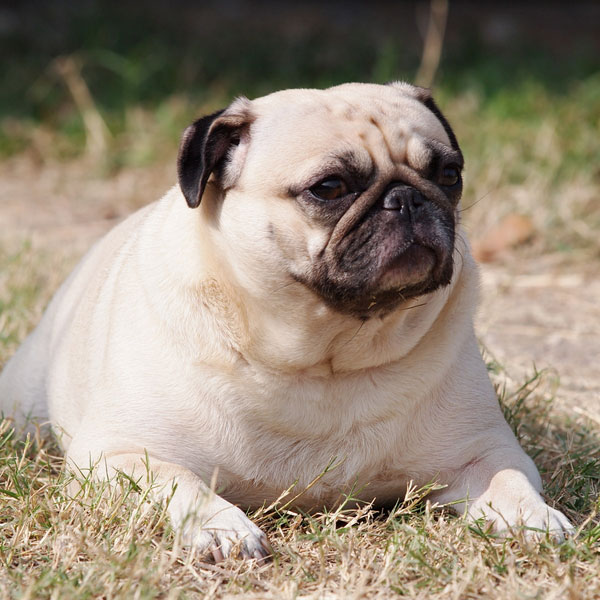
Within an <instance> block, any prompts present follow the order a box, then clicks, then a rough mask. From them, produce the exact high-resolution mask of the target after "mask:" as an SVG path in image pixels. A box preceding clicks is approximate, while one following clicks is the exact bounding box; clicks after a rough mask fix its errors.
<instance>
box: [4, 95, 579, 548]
mask: <svg viewBox="0 0 600 600" xmlns="http://www.w3.org/2000/svg"><path fill="white" fill-rule="evenodd" d="M304 100H307V101H309V106H310V110H309V109H307V105H306V104H305V103H304ZM240 102H241V101H240ZM242 104H244V105H246V108H248V107H250V108H251V110H252V111H253V113H254V115H255V120H254V122H253V124H252V129H251V134H250V136H245V137H242V139H241V142H240V144H239V146H237V147H236V148H235V149H234V150H233V151H232V153H231V155H230V162H229V166H228V167H227V169H228V170H227V172H226V173H225V175H224V176H225V177H226V178H228V179H227V181H228V182H229V184H230V185H229V186H228V189H227V191H226V193H225V194H222V193H221V191H220V188H219V187H218V186H216V185H214V184H213V183H209V185H208V187H207V189H206V191H205V194H204V197H203V198H202V203H201V205H200V207H199V208H198V209H195V210H191V209H190V208H188V206H187V205H186V202H185V200H184V198H183V196H182V194H181V192H180V191H179V189H178V188H173V189H172V190H171V191H170V192H168V193H167V194H166V196H164V197H163V198H162V199H161V200H160V201H159V202H157V203H155V204H152V205H150V206H148V207H146V208H144V209H142V210H140V211H139V212H137V213H135V214H134V215H132V216H131V217H129V218H128V219H127V220H126V221H125V222H123V223H122V224H121V225H119V226H118V227H117V228H116V229H114V230H113V231H112V232H110V233H109V234H108V235H107V236H106V237H105V238H104V239H102V240H101V241H100V242H98V243H97V244H96V245H95V246H94V247H93V248H92V249H91V250H90V252H89V253H88V254H87V255H86V256H85V257H84V259H83V260H82V261H81V263H80V265H79V266H78V267H77V269H76V270H75V272H74V273H73V274H72V275H71V276H70V277H69V279H68V280H67V281H66V282H65V284H64V285H63V286H62V287H61V289H60V290H59V291H58V293H57V294H56V296H55V298H54V299H53V301H52V302H51V304H50V306H49V307H48V309H47V311H46V313H45V315H44V317H43V319H42V321H41V323H40V325H39V326H38V327H37V329H36V330H35V331H34V332H33V333H32V334H31V335H30V336H29V337H28V338H27V340H26V341H25V342H24V343H23V345H22V347H21V348H20V349H19V351H18V352H17V353H16V355H15V356H14V357H13V359H12V360H11V361H9V363H8V364H7V365H6V368H5V370H4V372H3V374H2V377H1V378H0V402H1V407H2V409H3V411H4V412H5V413H7V414H12V415H15V416H17V419H21V420H22V419H23V417H24V415H26V414H31V415H32V416H33V417H37V418H38V419H42V420H43V419H49V420H50V421H51V423H52V426H53V428H54V431H55V432H56V433H57V435H58V437H59V439H60V440H61V443H62V445H63V447H64V450H65V452H66V454H67V457H68V460H69V462H70V463H71V464H73V465H77V467H78V468H81V469H85V468H87V467H89V465H90V464H93V463H96V462H100V464H102V465H103V468H102V469H100V471H105V469H106V471H105V472H107V473H108V476H109V477H110V476H111V473H113V472H114V470H124V471H126V472H129V473H131V472H133V473H134V475H137V476H140V477H141V476H142V475H143V473H145V466H144V464H143V463H144V460H145V455H146V453H147V455H148V456H149V459H150V468H151V469H152V470H153V472H154V475H155V477H156V479H157V481H158V483H160V484H163V485H164V492H163V493H164V494H165V495H167V494H169V493H171V490H172V483H173V482H176V483H177V488H176V491H175V493H174V498H173V501H172V502H171V505H170V511H171V516H172V518H173V520H174V521H175V524H176V525H180V524H181V525H183V524H184V523H185V533H186V536H187V539H188V541H189V542H190V543H191V544H193V545H195V546H197V547H198V548H199V549H200V550H201V551H207V550H212V551H213V553H214V555H215V557H216V558H220V557H222V556H226V555H227V554H228V553H229V552H231V551H232V547H233V545H234V544H235V543H241V545H242V554H243V555H244V556H250V557H252V556H254V557H257V558H260V557H262V556H264V554H265V548H266V547H267V542H266V538H265V536H264V534H263V533H262V532H261V531H260V530H259V529H258V528H257V527H256V526H255V525H254V524H253V523H251V522H250V520H249V519H248V518H247V517H246V516H245V515H244V513H243V512H242V511H241V510H240V509H239V508H237V507H235V506H233V504H231V503H235V504H238V505H239V506H240V507H242V508H247V507H256V506H260V505H262V504H263V503H264V502H267V503H268V502H271V501H272V500H274V499H275V498H277V497H278V496H279V495H280V493H281V492H282V491H283V490H285V489H286V488H288V487H289V486H290V485H291V484H293V482H294V481H296V480H297V481H298V483H297V486H296V488H295V489H294V491H293V492H292V495H295V494H296V493H298V492H299V491H300V490H301V489H302V488H303V486H306V485H307V484H308V483H309V482H310V481H312V480H313V479H314V478H315V477H316V476H318V475H319V473H321V471H322V470H323V469H324V468H325V467H326V466H327V465H328V464H329V463H330V461H331V460H332V459H333V458H335V460H336V465H337V466H335V467H334V468H332V469H331V470H330V471H329V472H328V473H326V474H325V475H324V476H323V477H322V478H321V479H320V480H319V481H318V483H317V484H316V485H314V486H313V487H312V488H311V489H310V490H309V491H307V492H306V493H305V494H303V495H301V496H300V497H299V498H298V500H297V504H299V505H300V506H302V507H305V508H314V507H321V506H323V505H330V504H332V503H335V502H336V501H338V500H340V499H341V498H342V496H343V494H344V493H347V492H348V491H349V490H350V489H352V488H353V489H355V490H356V489H358V490H360V492H359V493H358V496H359V497H361V498H363V499H365V500H371V499H373V498H376V499H377V501H378V502H387V501H391V502H393V501H394V500H396V499H397V498H399V497H401V496H402V495H403V493H404V491H405V487H406V484H407V482H408V481H410V480H413V481H414V482H416V483H417V484H418V485H421V484H427V483H429V482H432V481H437V482H438V483H440V484H443V485H445V486H446V487H445V488H444V489H443V490H441V491H438V492H436V493H435V494H434V495H433V499H434V500H438V501H440V502H449V501H457V500H464V502H463V503H461V504H459V505H457V506H456V508H457V510H459V511H463V510H464V511H466V512H467V514H468V515H469V516H470V517H472V518H477V517H480V516H485V517H486V518H488V519H490V520H492V521H493V522H495V524H496V526H497V528H498V529H503V528H505V527H507V526H514V525H517V524H521V523H522V524H525V525H528V526H531V527H536V528H540V529H544V530H546V529H548V530H551V532H553V533H554V534H555V535H556V536H558V537H561V536H562V535H563V532H565V531H569V529H570V528H571V526H570V524H569V523H568V521H567V520H566V518H565V517H564V516H563V515H562V514H561V513H559V512H558V511H556V510H554V509H552V508H550V507H548V506H547V505H546V504H545V502H544V501H543V500H542V498H541V496H540V494H539V492H540V490H541V481H540V477H539V475H538V472H537V470H536V468H535V466H534V464H533V462H532V461H531V459H530V458H529V457H527V456H526V454H525V453H524V452H523V450H522V449H521V448H520V447H519V445H518V443H517V441H516V439H515V437H514V435H513V434H512V432H511V430H510V428H509V427H508V425H507V424H506V422H505V421H504V419H503V416H502V414H501V411H500V409H499V407H498V402H497V399H496V396H495V394H494V390H493V389H492V386H491V384H490V381H489V379H488V376H487V372H486V368H485V365H484V363H483V361H482V359H481V356H480V354H479V350H478V347H477V342H476V339H475V335H474V332H473V312H474V310H475V305H476V302H477V287H478V275H477V268H476V266H475V264H474V262H473V260H472V258H471V256H470V253H469V248H468V245H467V244H466V242H465V241H464V239H465V238H464V232H460V233H459V235H458V238H457V243H456V250H455V256H454V258H455V270H454V276H453V279H452V283H451V284H450V285H449V286H447V287H443V288H441V289H439V290H438V291H436V292H434V293H433V294H430V295H429V296H427V297H425V298H419V299H415V300H413V301H411V302H409V303H408V304H407V305H405V306H402V307H401V308H400V309H398V310H396V311H394V312H392V313H391V314H389V315H387V316H385V317H384V318H373V319H370V320H368V321H366V322H364V323H362V322H361V321H359V320H357V319H355V318H353V317H350V316H347V315H344V314H340V313H337V312H336V311H334V310H333V309H332V308H329V307H328V306H327V305H326V304H325V303H323V301H322V300H321V299H320V298H319V297H318V296H317V295H315V294H314V293H313V292H311V291H310V290H308V289H307V288H306V287H304V286H303V285H302V284H300V283H295V282H293V281H290V278H289V275H288V274H287V270H286V264H288V263H289V262H290V261H291V262H293V264H295V265H299V266H300V267H302V268H310V264H311V257H312V256H313V254H314V253H316V252H317V251H318V249H319V248H320V247H321V245H322V244H323V242H324V239H325V236H326V235H327V232H326V231H325V230H324V229H323V228H321V227H318V226H315V225H313V224H312V223H311V222H310V221H308V220H307V218H306V217H305V216H304V215H303V214H302V213H301V212H300V211H298V210H297V209H296V208H295V207H294V205H293V202H292V201H291V200H290V199H289V198H288V197H286V196H285V190H286V189H287V187H288V186H289V185H291V184H293V183H295V182H298V181H302V179H303V178H304V177H305V176H306V175H307V174H310V172H311V171H312V170H314V169H316V168H318V167H319V165H320V164H321V163H322V162H323V161H324V160H326V157H327V156H330V155H331V153H332V150H334V149H344V148H345V147H352V148H355V149H357V152H362V153H363V154H364V156H365V160H366V159H367V158H368V157H372V158H373V159H374V160H375V161H376V164H377V166H378V168H379V169H381V170H382V171H385V169H393V167H394V164H396V163H398V162H402V163H406V164H411V162H412V163H414V164H415V165H417V166H418V164H419V161H421V162H422V161H423V160H424V153H425V152H426V148H425V147H424V145H423V144H422V140H423V139H436V140H438V141H440V142H441V143H444V144H448V143H449V140H448V137H447V135H446V133H445V131H444V129H443V127H442V125H441V124H440V122H439V121H438V120H437V118H435V116H434V115H433V114H432V113H431V112H430V111H429V110H427V109H426V108H425V107H424V106H423V105H422V103H421V101H420V99H419V98H418V93H417V91H415V89H414V88H412V87H410V86H408V85H406V84H403V85H399V86H396V87H394V86H391V87H384V86H369V85H347V86H341V87H339V88H333V89H331V90H325V91H317V90H288V91H283V92H279V93H276V94H273V95H271V96H267V97H265V98H261V99H258V100H255V101H253V102H250V103H249V102H248V101H244V102H242ZM315 107H316V108H315ZM373 115H374V116H376V119H377V123H378V126H374V125H372V124H371V122H370V119H369V118H370V117H371V116H373ZM282 132H285V135H282ZM397 139H399V140H401V142H402V143H394V142H393V141H391V140H397ZM425 158H426V157H425ZM273 222H274V223H277V225H278V227H279V235H278V236H276V237H272V236H270V235H269V224H270V223H273ZM216 470H218V477H217V486H216V489H217V490H218V491H219V493H220V496H218V495H216V494H215V493H214V492H212V491H210V490H209V486H208V484H209V482H210V481H211V478H212V477H213V475H214V474H215V472H216ZM190 511H195V512H196V513H197V514H196V520H195V521H194V520H191V521H190V520H187V521H186V520H185V517H186V514H187V513H188V512H190Z"/></svg>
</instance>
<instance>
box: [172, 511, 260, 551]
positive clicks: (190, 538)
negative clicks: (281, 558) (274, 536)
mask: <svg viewBox="0 0 600 600" xmlns="http://www.w3.org/2000/svg"><path fill="white" fill-rule="evenodd" d="M220 500H221V501H220V502H218V501H216V502H212V503H211V504H210V506H205V507H203V510H202V511H201V512H200V513H199V514H198V515H190V516H189V517H188V518H187V519H186V521H185V523H184V526H183V541H184V543H186V544H187V545H189V546H191V547H192V548H194V550H196V551H197V552H199V553H201V554H212V557H213V558H214V560H215V561H216V562H220V561H222V560H224V559H226V558H227V557H229V556H233V557H236V556H237V557H241V558H245V559H252V558H254V559H256V560H259V561H264V560H265V559H267V558H268V557H269V556H271V554H272V550H271V546H270V545H269V540H268V539H267V536H266V534H265V533H264V532H263V531H262V530H261V529H260V528H259V527H257V526H256V525H255V524H254V523H253V522H252V521H251V520H250V519H249V518H248V517H247V516H246V515H245V514H244V513H243V512H242V511H241V510H240V509H239V508H237V507H236V506H233V505H232V504H229V502H226V501H224V500H222V499H220Z"/></svg>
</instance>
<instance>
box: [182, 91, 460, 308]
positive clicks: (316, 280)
mask: <svg viewBox="0 0 600 600" xmlns="http://www.w3.org/2000/svg"><path fill="white" fill-rule="evenodd" d="M462 166H463V159H462V154H461V152H460V149H459V147H458V144H457V142H456V138H455V136H454V134H453V133H452V130H451V129H450V127H449V125H448V123H447V121H446V120H445V118H444V117H443V116H442V115H441V113H440V112H439V110H438V109H437V107H436V105H435V104H434V103H433V101H432V100H431V97H430V96H429V93H428V92H427V91H426V90H423V89H422V88H415V87H413V86H410V85H408V84H402V83H400V84H391V85H387V86H380V85H370V84H347V85H342V86H338V87H334V88H330V89H327V90H285V91H282V92H278V93H275V94H271V95H269V96H266V97H264V98H259V99H257V100H254V101H252V102H250V101H248V100H246V99H240V100H237V101H236V102H234V103H233V104H232V105H231V106H230V107H229V108H228V109H226V110H224V111H221V112H219V113H216V114H214V115H211V116H209V117H205V118H204V119H200V120H199V121H197V122H196V123H194V124H193V125H192V126H190V127H189V128H188V129H187V130H186V132H185V134H184V138H183V141H182V145H181V149H180V155H179V162H178V167H179V179H180V185H181V188H182V191H183V193H184V195H185V197H186V199H187V202H188V204H189V205H190V206H191V207H197V206H198V205H200V203H201V201H202V209H203V214H204V218H206V219H208V220H209V221H210V222H211V225H212V227H213V230H214V231H216V232H218V234H219V237H220V238H221V240H222V243H221V246H220V248H219V251H220V252H225V253H227V254H228V261H229V263H233V264H231V266H232V268H233V269H234V270H236V272H237V273H238V275H239V276H240V277H242V278H245V279H246V281H247V283H248V285H259V286H268V285H272V286H273V285H278V284H280V283H281V282H282V281H285V280H286V278H287V279H288V280H289V281H296V282H300V283H301V284H303V285H304V286H306V287H307V288H308V289H310V290H311V291H312V292H314V293H315V294H317V295H318V297H320V298H321V299H322V300H323V301H324V302H325V303H326V304H327V305H329V306H330V307H333V308H334V309H335V310H337V311H339V312H341V313H345V314H350V315H352V316H354V317H358V318H361V319H364V318H368V317H370V316H375V315H382V314H385V313H387V312H389V311H391V310H393V309H394V308H395V307H397V306H398V305H400V304H401V303H403V302H405V301H406V300H408V299H410V298H414V297H415V296H421V295H424V294H427V293H430V292H432V291H434V290H436V289H438V288H439V287H441V286H444V285H447V284H448V283H449V282H450V280H451V277H452V267H453V258H452V256H453V251H454V238H455V223H456V218H457V205H458V202H459V199H460V196H461V192H462V178H461V171H462ZM211 176H212V178H211ZM253 282H254V283H253Z"/></svg>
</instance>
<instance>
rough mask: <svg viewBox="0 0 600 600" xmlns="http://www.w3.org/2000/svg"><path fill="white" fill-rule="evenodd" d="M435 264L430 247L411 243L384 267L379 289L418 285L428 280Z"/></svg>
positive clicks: (385, 289) (395, 288) (398, 288)
mask: <svg viewBox="0 0 600 600" xmlns="http://www.w3.org/2000/svg"><path fill="white" fill-rule="evenodd" d="M436 264H437V257H436V254H435V252H434V251H433V250H432V249H431V248H427V247H426V246H422V245H421V244H416V243H413V244H411V245H410V246H409V247H408V248H407V249H406V250H405V251H404V252H402V254H400V255H398V256H395V257H394V258H393V259H392V260H391V261H389V263H388V264H387V265H385V267H384V268H383V273H382V275H381V278H380V280H379V282H378V285H377V288H378V290H379V291H382V292H383V291H392V290H396V291H399V292H402V290H404V289H409V288H415V287H419V286H421V285H423V284H425V285H427V283H428V282H430V280H431V278H432V276H433V273H434V271H435V268H436Z"/></svg>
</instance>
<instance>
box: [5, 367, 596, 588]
mask: <svg viewBox="0 0 600 600" xmlns="http://www.w3.org/2000/svg"><path fill="white" fill-rule="evenodd" d="M543 381H544V376H543V374H540V373H534V374H533V376H532V377H531V378H530V379H529V380H528V381H526V382H524V383H523V385H521V386H520V387H519V388H518V389H516V390H513V391H512V392H507V391H506V390H504V391H503V392H502V393H501V401H502V404H503V407H504V409H505V414H506V416H507V418H508V419H509V422H510V424H511V425H512V427H513V428H514V429H515V431H516V432H517V433H518V435H519V436H520V439H521V442H522V444H523V445H524V447H525V449H526V450H527V452H528V453H529V454H530V455H531V456H533V457H534V458H535V460H536V462H537V464H538V466H539V467H540V470H541V472H542V475H543V478H544V480H545V482H546V490H547V494H548V497H549V501H550V503H551V504H552V505H553V506H557V507H559V508H560V509H561V510H563V511H564V512H565V513H566V514H567V515H568V516H569V518H571V519H572V520H573V522H575V523H576V524H577V525H578V529H577V533H576V535H575V536H574V537H572V538H570V539H568V540H567V541H565V542H564V543H562V544H560V545H557V544H555V543H553V542H551V541H549V540H545V541H542V542H540V543H539V544H533V545H531V544H530V545H528V544H526V543H524V542H523V540H522V538H521V537H520V535H519V533H518V532H517V533H516V537H509V538H505V539H502V538H497V537H495V536H493V535H491V534H490V533H488V532H486V530H485V528H484V527H483V524H482V523H476V524H474V525H472V524H467V523H466V522H465V521H463V520H462V519H461V518H459V517H455V516H453V515H450V514H449V513H448V512H447V511H446V510H435V511H434V510H432V507H430V506H429V505H428V504H427V502H426V500H424V499H423V495H424V491H423V490H414V489H413V490H411V491H410V492H409V494H408V495H407V497H406V498H405V499H404V500H403V501H402V502H400V503H399V504H398V505H397V506H396V507H395V508H394V509H392V510H390V511H384V512H381V511H375V510H373V509H372V507H370V506H368V505H366V506H363V507H360V508H358V509H352V510H348V509H344V508H343V507H342V508H339V509H338V510H332V511H329V512H323V513H319V514H314V515H308V514H303V513H300V512H297V511H295V510H293V509H290V508H285V507H275V508H272V509H270V510H268V511H258V512H257V513H256V514H254V515H252V516H253V518H254V519H255V520H256V521H257V522H258V523H259V524H260V525H261V526H262V527H263V528H264V529H265V530H266V531H267V532H268V534H269V537H270V540H271V542H272V544H273V546H274V548H275V552H276V554H275V557H274V560H273V561H272V562H271V563H269V564H267V565H264V566H259V565H257V564H255V563H252V562H246V563H244V562H240V561H237V560H234V559H229V560H227V561H225V562H224V563H220V564H218V565H215V564H212V563H209V562H205V561H203V560H202V559H201V557H198V556H194V554H193V553H191V552H190V551H188V550H186V549H184V548H182V547H181V545H180V542H179V539H178V537H177V535H176V534H175V533H174V532H173V531H172V530H171V528H170V526H169V523H168V519H167V517H166V511H165V506H164V505H163V504H157V503H155V502H153V500H152V498H151V496H148V495H146V494H144V493H141V492H140V490H139V487H138V486H137V485H136V484H135V483H133V482H131V480H129V479H127V478H125V477H124V478H122V479H121V481H120V485H119V486H118V487H117V488H111V489H110V490H107V489H106V488H105V486H104V484H101V483H91V482H89V481H87V482H84V485H83V491H82V492H80V493H79V494H76V495H74V496H73V495H70V494H69V492H68V483H69V480H70V479H71V478H72V477H73V476H72V475H68V474H65V473H64V472H63V461H62V458H61V457H60V455H59V453H58V451H57V449H56V447H55V446H54V444H53V442H52V441H51V440H50V441H48V440H44V439H43V438H42V437H41V436H34V437H33V438H29V439H27V440H26V441H22V440H17V439H15V437H14V436H13V435H12V433H11V432H12V430H10V428H9V427H8V424H7V423H5V424H3V426H2V427H1V428H0V497H1V498H2V499H1V501H0V522H1V523H2V529H1V530H0V531H1V533H0V593H1V594H2V597H4V598H36V599H38V598H61V599H63V598H98V597H103V598H196V597H197V598H199V597H206V598H228V597H232V596H242V597H247V598H300V597H311V598H312V597H314V598H333V597H339V598H353V597H354V598H358V597H361V598H362V597H364V598H389V597H395V596H407V597H411V598H485V597H494V598H507V599H508V598H511V599H512V598H594V597H598V595H599V594H600V580H599V579H598V576H597V574H598V572H599V570H600V518H599V516H598V509H599V508H600V506H599V504H598V491H599V488H600V439H599V438H598V432H597V431H594V430H593V429H591V428H588V427H586V426H585V425H582V423H577V424H576V425H575V424H573V423H570V422H569V420H568V419H567V418H566V417H565V416H564V415H557V414H554V413H553V411H552V405H551V398H550V397H549V396H548V395H547V394H545V393H544V392H543V391H541V388H542V387H543V386H542V385H540V384H542V383H543Z"/></svg>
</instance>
